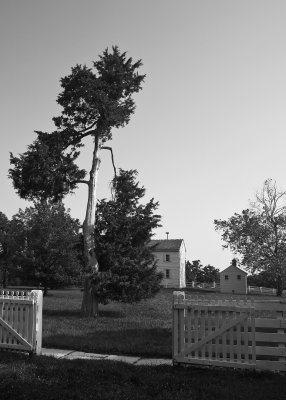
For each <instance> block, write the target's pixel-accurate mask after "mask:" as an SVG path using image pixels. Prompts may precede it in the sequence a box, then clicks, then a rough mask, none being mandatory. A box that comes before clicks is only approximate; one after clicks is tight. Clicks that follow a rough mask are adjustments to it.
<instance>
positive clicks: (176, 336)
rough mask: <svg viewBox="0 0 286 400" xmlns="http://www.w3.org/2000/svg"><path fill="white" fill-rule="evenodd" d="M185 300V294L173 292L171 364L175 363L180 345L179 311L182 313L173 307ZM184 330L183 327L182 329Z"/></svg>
mask: <svg viewBox="0 0 286 400" xmlns="http://www.w3.org/2000/svg"><path fill="white" fill-rule="evenodd" d="M184 300H185V292H178V291H176V292H173V346H172V358H173V362H174V361H175V358H176V356H177V355H178V354H179V353H180V351H181V348H182V345H181V329H182V326H181V318H180V315H181V314H180V311H184V309H183V310H181V309H179V308H175V305H179V304H180V303H182V302H184ZM183 329H184V327H183Z"/></svg>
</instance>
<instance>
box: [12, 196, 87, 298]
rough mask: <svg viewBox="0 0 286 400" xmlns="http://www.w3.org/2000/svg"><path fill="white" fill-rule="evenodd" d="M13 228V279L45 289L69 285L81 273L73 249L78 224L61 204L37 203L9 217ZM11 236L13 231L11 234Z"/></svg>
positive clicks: (78, 238)
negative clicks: (15, 267)
mask: <svg viewBox="0 0 286 400" xmlns="http://www.w3.org/2000/svg"><path fill="white" fill-rule="evenodd" d="M12 223H13V224H14V226H17V236H16V235H14V241H15V243H16V244H17V252H16V254H15V259H14V262H16V265H17V269H16V272H15V273H16V276H17V277H19V278H21V280H22V282H24V283H26V284H31V283H33V284H36V285H40V284H41V285H42V286H43V287H44V294H46V293H47V290H48V287H57V286H62V285H66V284H71V283H73V282H74V280H76V279H77V278H78V276H79V275H80V273H81V271H82V265H81V260H80V258H79V253H78V250H77V246H78V243H79V240H80V234H79V230H80V224H79V221H78V220H76V219H73V218H72V217H71V216H70V214H69V213H68V212H66V211H65V208H64V206H63V204H49V203H39V204H36V205H35V207H29V208H26V209H25V210H24V211H23V210H19V212H18V213H17V214H16V215H14V216H13V219H12ZM14 232H15V230H14Z"/></svg>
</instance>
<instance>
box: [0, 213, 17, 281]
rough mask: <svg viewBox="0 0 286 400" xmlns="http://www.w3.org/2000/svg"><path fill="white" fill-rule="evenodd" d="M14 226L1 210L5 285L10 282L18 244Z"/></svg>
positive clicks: (0, 263) (0, 246)
mask: <svg viewBox="0 0 286 400" xmlns="http://www.w3.org/2000/svg"><path fill="white" fill-rule="evenodd" d="M13 228H15V224H13V223H12V222H11V221H10V220H9V219H8V218H7V217H6V215H5V214H4V213H2V212H0V271H1V281H2V284H3V286H4V287H6V285H7V283H8V279H9V274H11V272H12V269H13V260H14V258H15V251H16V244H15V240H14V238H15V234H16V232H17V230H16V231H15V230H14V232H13Z"/></svg>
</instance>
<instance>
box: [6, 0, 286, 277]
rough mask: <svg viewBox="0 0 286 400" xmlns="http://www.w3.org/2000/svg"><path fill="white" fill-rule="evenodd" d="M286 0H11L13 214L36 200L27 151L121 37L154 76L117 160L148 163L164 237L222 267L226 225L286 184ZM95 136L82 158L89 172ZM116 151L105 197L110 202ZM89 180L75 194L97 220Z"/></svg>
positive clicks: (105, 161)
mask: <svg viewBox="0 0 286 400" xmlns="http://www.w3.org/2000/svg"><path fill="white" fill-rule="evenodd" d="M285 21H286V1H285V0H268V1H265V0H236V1H235V0H176V1H175V0H145V1H139V0H138V1H137V0H78V1H75V0H58V1H56V0H54V1H53V0H50V1H44V0H25V1H23V0H2V1H1V3H0V51H1V53H0V54H1V74H0V88H1V90H0V105H1V147H0V187H1V207H0V211H2V212H4V213H5V214H6V215H7V216H8V217H11V216H12V215H13V214H15V213H16V212H17V211H18V209H19V208H25V207H26V206H27V205H29V204H28V203H27V202H25V201H23V200H20V199H19V198H18V196H17V195H16V194H15V192H14V189H13V187H12V182H11V181H10V180H9V179H8V178H7V174H8V169H9V152H10V151H11V152H12V153H13V154H15V155H16V154H18V153H22V152H24V151H26V149H27V146H28V145H29V144H30V143H31V142H32V141H33V140H34V139H35V138H36V135H35V133H34V130H42V131H51V130H52V129H54V126H53V123H52V117H53V116H56V115H58V114H59V112H60V109H59V108H58V106H57V103H56V98H57V95H58V93H59V92H60V85H59V80H60V78H61V77H63V76H65V75H67V74H69V73H70V69H71V67H72V66H74V65H75V64H87V65H88V66H91V65H92V64H91V63H92V61H94V60H97V59H98V55H99V54H101V53H102V51H103V50H104V49H105V48H107V47H109V48H111V46H112V45H118V46H119V48H120V50H121V51H127V53H128V56H131V57H133V59H134V60H137V59H142V61H143V64H144V65H143V67H142V69H141V72H142V73H146V75H147V76H146V80H145V84H144V87H143V90H142V91H141V92H140V93H139V94H137V95H136V98H135V102H136V105H137V108H136V111H135V114H134V115H133V117H132V118H131V121H130V123H129V125H128V126H126V127H125V128H123V129H119V130H114V131H113V140H112V142H110V143H109V145H111V146H112V147H113V151H114V156H115V162H116V166H117V167H121V168H123V169H137V170H138V172H139V175H138V178H139V181H140V182H141V184H142V185H144V186H145V188H146V200H148V199H150V198H151V197H154V198H155V200H157V201H159V202H160V208H159V210H158V211H159V213H160V214H161V215H162V224H163V227H162V228H160V229H158V230H157V231H156V237H155V238H165V237H166V235H165V232H166V231H168V232H170V234H169V238H183V239H184V241H185V244H186V248H187V259H189V260H190V261H191V260H195V259H200V260H201V261H202V263H203V264H204V265H206V264H212V265H214V266H215V267H217V268H220V269H223V268H225V267H227V266H228V265H229V264H230V261H231V258H232V257H233V255H232V254H231V253H230V252H229V251H227V250H222V246H221V245H222V242H221V239H220V236H219V234H218V233H216V232H215V230H214V224H213V221H214V219H225V218H228V217H230V216H231V215H233V213H235V212H241V211H242V210H243V209H244V208H247V207H248V205H249V200H250V199H253V198H254V195H255V192H256V190H258V189H259V188H261V187H262V184H263V181H264V180H265V179H267V178H273V179H276V180H277V183H278V185H279V186H280V187H282V188H284V189H285V188H286V176H285V163H286V157H285V144H286V143H285V142H286V134H285V128H286V113H285V108H286V51H285V48H286V23H285ZM91 156H92V147H91V145H90V143H89V142H87V144H86V147H85V149H84V151H83V153H82V157H81V158H80V164H81V166H82V167H84V168H85V169H86V170H89V169H90V164H91ZM112 171H113V170H112V165H111V162H110V158H109V154H108V153H107V154H103V156H102V164H101V168H100V175H99V197H107V196H109V193H110V190H109V184H110V181H111V179H112ZM86 201H87V190H86V187H82V188H79V190H78V191H77V192H76V194H75V195H73V196H70V197H68V198H67V200H66V202H65V203H66V205H67V206H68V207H69V208H70V209H71V214H72V215H73V216H74V217H77V218H79V219H80V220H81V221H83V219H84V215H85V207H86Z"/></svg>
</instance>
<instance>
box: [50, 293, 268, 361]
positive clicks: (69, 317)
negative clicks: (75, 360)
mask: <svg viewBox="0 0 286 400" xmlns="http://www.w3.org/2000/svg"><path fill="white" fill-rule="evenodd" d="M172 293H173V290H171V289H162V290H161V291H160V292H159V293H158V294H157V296H156V297H155V298H153V299H150V300H147V301H141V302H140V303H137V304H121V303H111V304H108V305H106V306H102V305H101V306H100V317H99V318H97V319H93V318H81V316H80V307H81V299H82V292H81V291H80V290H78V289H73V290H72V289H71V290H57V291H50V292H49V295H48V296H47V297H45V298H44V312H43V347H50V348H62V349H72V350H79V351H86V352H96V353H103V354H124V355H138V356H144V357H167V358H171V351H172V350H171V349H172ZM196 294H198V295H199V296H209V297H214V296H215V297H220V294H214V293H205V292H204V293H201V294H200V293H196ZM238 297H240V298H241V297H242V296H238ZM251 297H252V298H259V299H262V298H266V299H273V298H274V299H275V297H270V296H264V297H262V296H251Z"/></svg>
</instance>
